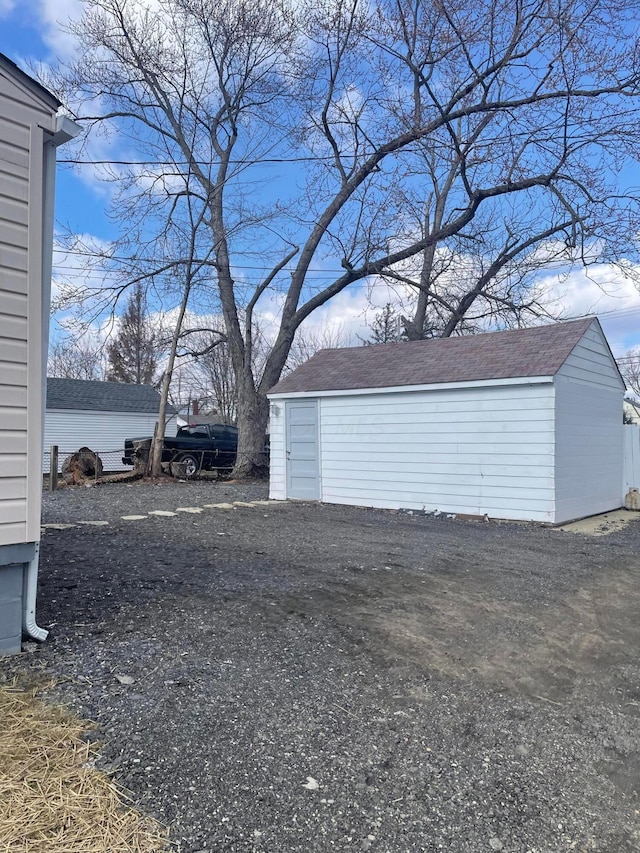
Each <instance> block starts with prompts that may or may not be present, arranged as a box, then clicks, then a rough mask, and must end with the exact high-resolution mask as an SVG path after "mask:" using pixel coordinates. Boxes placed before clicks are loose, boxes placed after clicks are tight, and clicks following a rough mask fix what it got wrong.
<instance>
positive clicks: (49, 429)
mask: <svg viewBox="0 0 640 853" xmlns="http://www.w3.org/2000/svg"><path fill="white" fill-rule="evenodd" d="M159 410H160V394H159V393H158V391H157V390H156V389H155V388H154V387H153V386H152V385H134V384H129V383H124V382H98V381H94V380H89V379H54V378H49V379H47V408H46V413H45V421H44V461H43V467H44V471H45V473H48V471H49V448H50V447H51V445H56V446H57V447H58V448H59V453H60V462H62V461H63V459H64V457H65V456H68V455H69V454H70V453H74V452H75V451H76V450H79V449H80V448H81V447H89V448H91V450H94V451H95V452H96V453H98V454H99V455H100V458H101V459H102V464H103V465H104V468H105V471H122V470H127V468H128V466H126V465H123V464H122V451H123V449H124V442H125V439H127V438H142V437H144V436H151V435H153V431H154V429H155V425H156V422H157V420H158V412H159ZM167 411H168V413H169V415H168V417H169V421H168V423H167V433H166V434H167V435H172V434H173V435H175V433H176V420H175V409H174V408H173V406H169V407H168V409H167Z"/></svg>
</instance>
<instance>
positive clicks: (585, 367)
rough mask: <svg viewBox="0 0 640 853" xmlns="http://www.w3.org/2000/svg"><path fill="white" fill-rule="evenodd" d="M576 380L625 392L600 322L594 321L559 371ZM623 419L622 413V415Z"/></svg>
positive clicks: (560, 373)
mask: <svg viewBox="0 0 640 853" xmlns="http://www.w3.org/2000/svg"><path fill="white" fill-rule="evenodd" d="M557 376H558V377H562V376H563V377H565V378H567V379H571V380H573V381H574V382H584V383H587V384H589V385H599V386H601V387H603V388H610V389H611V390H612V391H619V392H620V391H622V392H624V390H625V387H624V382H623V381H622V378H621V376H620V373H619V371H618V368H617V366H616V363H615V361H614V359H613V356H612V355H611V351H610V349H609V345H608V344H607V341H606V339H605V337H604V334H603V333H602V330H601V329H600V326H599V324H598V323H596V322H594V323H592V325H591V326H590V327H589V328H588V329H587V331H586V332H585V333H584V335H583V336H582V337H581V338H580V340H579V341H578V343H577V344H576V345H575V347H574V348H573V350H572V351H571V353H570V355H569V357H568V358H567V359H566V361H565V363H564V364H563V365H562V367H561V368H560V370H559V371H558V373H557ZM620 420H622V415H620Z"/></svg>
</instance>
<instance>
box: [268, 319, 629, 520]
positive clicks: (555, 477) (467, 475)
mask: <svg viewBox="0 0 640 853" xmlns="http://www.w3.org/2000/svg"><path fill="white" fill-rule="evenodd" d="M623 390H624V387H623V383H622V380H621V378H620V375H619V373H618V370H617V367H616V364H615V361H614V359H613V357H612V355H611V352H610V350H609V347H608V344H607V342H606V339H605V337H604V335H603V333H602V331H601V329H600V326H599V324H598V323H597V321H594V322H593V323H592V324H591V326H589V328H588V329H587V331H586V332H585V334H584V335H583V337H582V338H581V339H580V341H579V342H578V344H576V346H575V347H574V348H573V350H572V351H571V353H570V354H569V356H568V358H567V359H566V361H565V363H564V364H563V365H562V367H561V369H560V370H559V372H558V373H557V374H556V376H555V377H553V378H552V377H551V376H548V377H543V376H540V377H535V378H531V379H525V378H524V377H516V378H514V379H513V380H505V379H503V380H496V381H495V382H494V383H492V382H491V381H483V382H481V383H479V382H474V383H468V384H463V383H458V384H453V383H452V384H448V385H445V386H443V385H440V386H423V387H421V388H416V387H415V386H412V387H411V388H408V387H402V386H390V387H388V388H385V389H367V388H359V389H357V390H354V391H352V392H348V391H335V392H334V391H319V392H318V391H313V390H310V391H309V392H298V393H295V394H291V395H287V394H278V395H277V396H274V397H272V398H271V411H272V429H271V448H272V453H271V489H270V494H271V497H272V498H275V499H284V498H287V497H288V495H287V484H286V477H285V471H286V451H285V442H284V436H285V427H286V424H285V404H286V402H287V400H292V399H296V400H303V399H305V398H317V399H318V400H319V424H320V449H319V450H320V454H319V455H320V493H321V500H322V501H325V502H327V503H337V504H352V505H359V506H372V507H381V508H389V509H416V510H425V511H427V512H433V511H436V510H437V511H439V512H442V513H451V514H455V515H474V516H483V515H487V516H489V517H490V518H504V519H514V520H524V521H527V520H529V521H538V522H547V523H562V522H563V521H566V520H569V519H573V518H579V517H583V516H587V515H592V514H595V513H599V512H605V511H607V510H609V509H613V508H615V507H618V506H620V504H621V495H620V484H621V483H622V476H623V475H622V459H623V453H622V435H623V434H622V393H623ZM276 410H277V416H274V412H275V411H276Z"/></svg>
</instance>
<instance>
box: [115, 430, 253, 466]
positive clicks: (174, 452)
mask: <svg viewBox="0 0 640 853" xmlns="http://www.w3.org/2000/svg"><path fill="white" fill-rule="evenodd" d="M146 440H147V441H148V440H150V439H146ZM143 441H145V439H144V438H128V439H127V440H126V441H125V443H124V456H123V457H122V462H123V464H124V465H133V464H135V447H134V443H138V442H143ZM237 451H238V430H237V429H236V428H235V427H234V426H228V425H227V424H197V425H191V426H184V427H180V429H179V430H178V434H177V435H176V437H175V438H167V437H165V440H164V450H163V451H162V462H163V463H167V464H171V463H180V468H181V473H182V474H183V475H184V476H186V477H193V476H194V475H195V474H197V473H198V471H201V470H210V469H211V468H231V467H233V464H234V463H235V461H236V453H237Z"/></svg>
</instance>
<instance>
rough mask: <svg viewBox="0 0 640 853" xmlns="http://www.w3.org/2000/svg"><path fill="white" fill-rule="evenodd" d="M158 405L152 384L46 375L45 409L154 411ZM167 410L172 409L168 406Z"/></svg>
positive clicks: (157, 396)
mask: <svg viewBox="0 0 640 853" xmlns="http://www.w3.org/2000/svg"><path fill="white" fill-rule="evenodd" d="M159 408H160V394H158V392H157V391H156V389H155V388H154V387H153V385H130V384H127V383H124V382H96V381H92V380H88V379H47V409H76V410H81V411H94V412H126V413H128V414H132V413H139V414H157V412H158V410H159ZM167 411H168V412H171V413H172V414H173V413H175V411H176V410H175V409H174V408H173V406H168V407H167Z"/></svg>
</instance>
